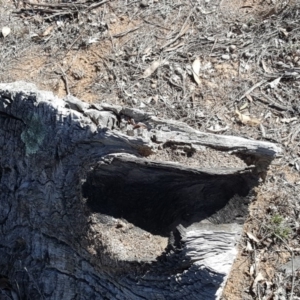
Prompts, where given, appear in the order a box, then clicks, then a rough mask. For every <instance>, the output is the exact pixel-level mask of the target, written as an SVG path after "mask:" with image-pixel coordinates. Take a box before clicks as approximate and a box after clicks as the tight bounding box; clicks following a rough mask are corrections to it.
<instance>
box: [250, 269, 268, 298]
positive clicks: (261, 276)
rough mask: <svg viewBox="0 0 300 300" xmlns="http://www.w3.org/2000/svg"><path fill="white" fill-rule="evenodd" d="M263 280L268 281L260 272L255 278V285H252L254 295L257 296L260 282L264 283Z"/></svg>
mask: <svg viewBox="0 0 300 300" xmlns="http://www.w3.org/2000/svg"><path fill="white" fill-rule="evenodd" d="M263 280H266V279H265V277H264V276H263V275H262V274H261V273H260V272H259V273H258V274H257V276H256V277H255V279H254V282H253V285H252V291H253V293H254V294H255V295H256V294H257V290H256V288H257V284H258V283H259V282H260V281H263Z"/></svg>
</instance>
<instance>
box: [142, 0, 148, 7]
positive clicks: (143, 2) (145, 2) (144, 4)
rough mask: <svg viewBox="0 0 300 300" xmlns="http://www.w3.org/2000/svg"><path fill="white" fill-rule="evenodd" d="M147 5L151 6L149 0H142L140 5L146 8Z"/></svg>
mask: <svg viewBox="0 0 300 300" xmlns="http://www.w3.org/2000/svg"><path fill="white" fill-rule="evenodd" d="M147 6H149V3H148V1H145V0H142V1H141V3H140V7H142V8H145V7H147Z"/></svg>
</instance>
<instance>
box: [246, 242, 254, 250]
mask: <svg viewBox="0 0 300 300" xmlns="http://www.w3.org/2000/svg"><path fill="white" fill-rule="evenodd" d="M246 251H248V252H252V251H253V248H252V246H251V244H250V242H249V241H247V246H246Z"/></svg>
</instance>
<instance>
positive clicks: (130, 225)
mask: <svg viewBox="0 0 300 300" xmlns="http://www.w3.org/2000/svg"><path fill="white" fill-rule="evenodd" d="M0 124H1V126H0V151H1V157H0V190H1V196H0V225H1V238H0V291H1V295H2V296H1V297H2V298H3V297H7V298H3V299H11V298H13V299H189V300H190V299H218V298H220V296H221V293H222V289H223V286H224V284H225V282H226V278H227V276H228V274H229V272H230V269H231V266H232V263H233V261H234V259H235V255H236V253H237V249H236V244H237V241H238V239H239V237H240V234H241V230H242V226H243V222H244V219H245V217H246V215H247V207H248V204H249V202H250V201H251V200H252V198H253V197H254V193H253V187H255V186H256V185H257V184H258V182H260V181H261V179H260V177H261V175H262V174H263V173H264V172H266V170H267V167H268V165H269V164H270V163H271V161H272V160H273V159H274V158H275V157H276V155H277V154H278V153H280V148H279V147H277V146H276V145H274V144H272V143H268V142H261V141H255V140H250V139H245V138H241V137H234V136H225V135H216V134H209V133H203V132H200V131H197V130H195V129H193V128H191V127H189V126H188V125H186V124H184V123H182V122H177V121H171V120H162V119H159V118H157V117H155V116H153V115H151V114H149V113H147V112H144V111H140V110H137V109H130V108H126V107H119V106H112V105H109V104H88V103H84V102H82V101H80V100H79V99H76V98H74V97H72V96H68V97H66V98H65V99H59V98H57V97H56V96H54V95H53V94H52V93H50V92H44V91H39V90H38V89H37V88H36V87H35V86H34V85H32V84H28V83H24V82H15V83H9V84H4V83H3V84H0ZM174 157H175V158H176V157H178V161H177V162H176V161H175V159H173V158H174ZM191 160H192V161H193V163H192V164H191V165H190V166H189V161H191ZM9 297H10V298H9ZM2 298H1V299H2Z"/></svg>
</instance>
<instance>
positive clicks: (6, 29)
mask: <svg viewBox="0 0 300 300" xmlns="http://www.w3.org/2000/svg"><path fill="white" fill-rule="evenodd" d="M9 34H10V28H9V27H6V26H5V27H3V28H2V35H3V37H6V36H8V35H9Z"/></svg>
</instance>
